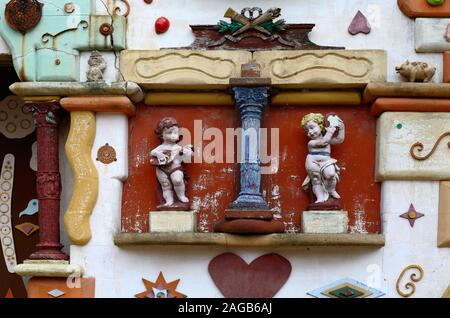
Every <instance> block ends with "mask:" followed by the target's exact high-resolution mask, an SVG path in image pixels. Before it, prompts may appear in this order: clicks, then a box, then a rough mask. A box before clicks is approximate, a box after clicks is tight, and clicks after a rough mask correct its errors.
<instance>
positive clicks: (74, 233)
mask: <svg viewBox="0 0 450 318" xmlns="http://www.w3.org/2000/svg"><path fill="white" fill-rule="evenodd" d="M95 127H96V123H95V113H94V112H88V111H74V112H71V113H70V131H69V136H68V138H67V142H66V154H67V159H68V160H69V163H70V166H71V168H72V171H73V176H74V181H73V192H72V198H71V199H70V202H69V206H68V208H67V211H66V213H65V215H64V224H65V227H66V232H67V235H68V237H69V239H70V241H71V242H72V243H73V244H75V245H85V244H87V243H88V242H89V241H90V239H91V229H90V224H89V218H90V216H91V214H92V210H93V209H94V207H95V204H96V201H97V196H98V183H99V181H98V173H97V169H96V167H95V165H94V163H93V161H92V158H91V150H92V146H93V144H94V139H95Z"/></svg>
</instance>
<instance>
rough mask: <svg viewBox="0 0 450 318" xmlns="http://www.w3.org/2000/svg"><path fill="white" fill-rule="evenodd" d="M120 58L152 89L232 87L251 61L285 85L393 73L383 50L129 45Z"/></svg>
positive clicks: (349, 83)
mask: <svg viewBox="0 0 450 318" xmlns="http://www.w3.org/2000/svg"><path fill="white" fill-rule="evenodd" d="M120 62H121V63H120V70H121V73H122V74H123V76H124V78H125V79H126V80H127V81H132V82H136V83H138V84H139V85H140V86H141V87H143V88H145V89H148V90H178V89H179V90H208V89H223V90H224V89H228V88H229V82H230V79H232V78H235V77H240V76H241V65H242V64H246V63H250V62H252V63H258V64H260V65H261V77H268V78H270V79H271V81H272V84H273V86H274V87H278V88H283V89H285V88H288V89H289V88H291V89H292V88H322V89H333V88H360V87H364V86H365V85H367V84H368V83H371V82H386V78H387V53H386V51H383V50H289V51H281V50H279V51H260V52H255V53H251V52H249V51H243V50H237V51H222V50H217V51H215V50H211V51H205V50H185V49H182V50H173V49H169V50H167V49H163V50H153V51H149V50H147V51H133V50H125V51H122V52H121V60H120Z"/></svg>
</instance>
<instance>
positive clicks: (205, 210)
mask: <svg viewBox="0 0 450 318" xmlns="http://www.w3.org/2000/svg"><path fill="white" fill-rule="evenodd" d="M310 112H322V113H324V114H325V113H329V112H336V113H337V114H338V115H339V116H340V117H341V118H342V119H343V120H344V122H345V124H346V133H347V135H346V140H345V142H344V143H343V144H341V145H337V146H332V156H333V157H334V158H336V159H337V160H338V164H339V165H340V167H341V168H342V171H341V182H340V184H339V185H338V192H339V194H340V195H341V196H342V200H341V205H342V208H343V209H345V210H348V211H349V216H350V230H351V231H355V232H361V231H362V232H368V233H379V232H380V211H379V210H380V186H379V184H377V183H375V182H374V167H375V134H376V121H375V118H374V117H372V116H371V115H370V112H369V108H365V107H362V106H360V107H354V106H351V107H339V108H336V107H333V106H330V107H323V106H322V107H280V106H276V107H275V106H273V107H271V106H270V107H268V108H267V109H266V110H265V111H264V115H263V117H264V118H263V121H262V127H267V128H269V140H270V128H279V136H280V143H279V154H280V156H279V158H280V161H279V167H278V172H277V173H276V174H272V175H263V177H262V192H263V195H264V196H265V197H266V199H267V200H268V203H269V206H270V208H272V209H275V210H279V211H280V212H281V215H282V221H284V222H285V225H286V230H287V231H299V230H300V214H301V212H302V211H303V210H304V209H305V207H306V206H307V204H308V199H307V195H306V193H305V192H304V191H303V190H302V189H301V184H302V182H303V179H304V178H305V176H306V171H305V168H304V166H305V158H306V152H307V137H306V136H305V134H304V133H303V130H302V128H300V120H301V118H302V117H303V116H304V115H305V114H307V113H310ZM164 116H174V117H175V118H177V119H178V121H179V122H180V124H181V125H182V126H183V127H185V128H187V129H188V130H189V131H190V132H191V134H192V136H194V133H195V132H194V120H202V127H203V130H205V129H206V128H213V127H216V128H219V129H220V130H221V131H222V132H223V136H225V135H226V133H225V129H226V128H236V127H239V126H240V119H239V115H238V112H237V111H236V110H235V109H234V108H233V107H229V106H228V107H227V106H223V107H211V106H209V107H198V106H192V107H186V106H178V107H177V106H170V107H167V106H164V107H155V106H145V105H138V106H137V113H136V116H135V117H132V118H131V119H130V140H129V142H130V149H129V150H130V152H129V165H130V171H129V178H128V180H127V181H126V182H125V187H124V195H123V206H122V231H124V232H147V231H148V229H149V225H148V218H149V217H148V214H149V211H151V210H155V208H156V190H155V189H156V187H157V186H158V184H157V180H156V176H155V168H154V167H153V166H151V165H150V162H149V152H150V151H151V149H153V148H154V147H156V146H157V145H158V144H159V140H158V138H157V136H156V135H155V134H154V132H153V130H154V128H155V127H156V124H157V122H158V121H159V119H160V118H162V117H164ZM224 139H225V137H224ZM184 141H186V139H185V140H184ZM210 142H211V141H209V140H207V141H203V142H202V145H203V149H205V147H206V146H207V145H208V144H209V143H210ZM235 143H236V141H235ZM225 144H226V141H225V140H224V147H225ZM194 146H195V145H194ZM267 148H268V151H269V153H270V145H269V146H268V147H267ZM224 160H225V159H224ZM187 173H188V175H189V177H190V179H189V183H188V196H189V198H190V199H191V201H192V202H193V204H194V207H196V210H198V213H199V214H198V231H199V232H212V228H213V225H214V222H216V221H218V220H220V219H221V218H222V217H223V213H224V210H225V209H226V208H227V206H228V204H229V203H231V202H232V201H233V200H234V199H235V198H236V196H237V195H238V191H239V166H238V165H237V164H233V163H204V162H203V163H202V164H195V163H193V164H188V165H187Z"/></svg>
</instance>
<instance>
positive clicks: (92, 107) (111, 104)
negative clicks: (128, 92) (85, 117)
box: [60, 96, 136, 116]
mask: <svg viewBox="0 0 450 318" xmlns="http://www.w3.org/2000/svg"><path fill="white" fill-rule="evenodd" d="M60 104H61V106H62V107H63V108H64V109H66V110H68V111H70V112H73V111H92V112H98V113H124V114H126V115H128V116H133V115H134V114H135V113H136V107H135V106H134V104H133V103H132V102H131V101H130V99H129V98H128V97H126V96H82V97H66V98H63V99H61V101H60Z"/></svg>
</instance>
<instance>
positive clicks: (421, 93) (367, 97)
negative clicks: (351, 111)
mask: <svg viewBox="0 0 450 318" xmlns="http://www.w3.org/2000/svg"><path fill="white" fill-rule="evenodd" d="M379 97H396V98H399V97H400V98H429V99H439V98H441V99H442V98H448V99H450V84H445V83H370V84H368V85H367V86H366V89H365V91H364V97H363V100H364V102H365V103H369V104H371V103H373V102H374V101H375V100H376V99H377V98H379Z"/></svg>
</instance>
